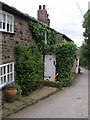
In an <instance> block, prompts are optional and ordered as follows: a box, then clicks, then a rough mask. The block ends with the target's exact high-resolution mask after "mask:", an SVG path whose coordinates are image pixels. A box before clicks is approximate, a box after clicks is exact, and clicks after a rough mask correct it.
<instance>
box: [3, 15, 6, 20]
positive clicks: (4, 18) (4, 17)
mask: <svg viewBox="0 0 90 120" xmlns="http://www.w3.org/2000/svg"><path fill="white" fill-rule="evenodd" d="M5 20H6V16H5V14H3V21H4V22H5Z"/></svg>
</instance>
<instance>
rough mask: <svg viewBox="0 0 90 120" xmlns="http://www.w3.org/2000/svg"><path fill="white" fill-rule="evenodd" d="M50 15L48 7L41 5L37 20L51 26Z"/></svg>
mask: <svg viewBox="0 0 90 120" xmlns="http://www.w3.org/2000/svg"><path fill="white" fill-rule="evenodd" d="M48 16H49V14H47V10H46V6H45V5H43V6H41V5H39V10H38V11H37V19H38V21H40V22H42V23H44V24H46V25H47V26H50V19H49V18H48Z"/></svg>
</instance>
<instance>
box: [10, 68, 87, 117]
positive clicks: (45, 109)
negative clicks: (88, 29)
mask: <svg viewBox="0 0 90 120" xmlns="http://www.w3.org/2000/svg"><path fill="white" fill-rule="evenodd" d="M81 72H82V73H81V74H79V75H78V76H77V77H76V78H75V80H74V82H73V85H72V86H71V87H67V88H64V89H63V90H61V91H59V92H57V93H55V94H54V95H52V96H50V97H48V98H46V99H44V100H41V101H39V102H38V103H36V104H34V105H32V106H30V107H28V108H25V109H24V110H21V111H19V112H18V113H15V114H13V115H11V116H10V117H9V118H88V71H87V70H85V69H82V71H81Z"/></svg>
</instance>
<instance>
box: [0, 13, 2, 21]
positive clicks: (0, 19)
mask: <svg viewBox="0 0 90 120" xmlns="http://www.w3.org/2000/svg"><path fill="white" fill-rule="evenodd" d="M0 21H2V14H1V13H0Z"/></svg>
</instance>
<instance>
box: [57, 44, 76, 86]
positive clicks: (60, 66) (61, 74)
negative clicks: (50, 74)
mask: <svg viewBox="0 0 90 120" xmlns="http://www.w3.org/2000/svg"><path fill="white" fill-rule="evenodd" d="M75 57H76V45H75V44H74V43H72V42H65V43H61V44H59V45H57V48H56V63H57V64H56V69H57V73H58V76H57V80H58V81H60V82H62V84H63V86H69V85H71V84H72V67H73V63H74V60H75Z"/></svg>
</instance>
